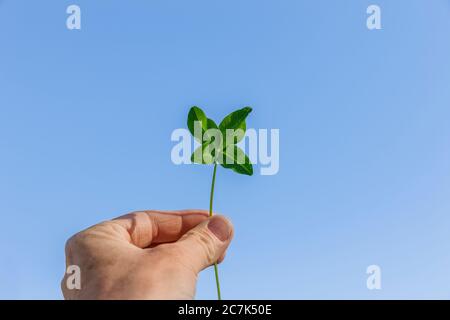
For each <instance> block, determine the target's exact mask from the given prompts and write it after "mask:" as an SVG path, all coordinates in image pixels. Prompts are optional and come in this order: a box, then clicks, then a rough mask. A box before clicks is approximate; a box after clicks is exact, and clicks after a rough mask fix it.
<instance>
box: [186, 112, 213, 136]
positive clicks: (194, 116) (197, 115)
mask: <svg viewBox="0 0 450 320" xmlns="http://www.w3.org/2000/svg"><path fill="white" fill-rule="evenodd" d="M196 122H197V123H199V124H200V129H201V130H199V132H195V123H196ZM187 126H188V128H189V131H190V132H191V134H192V135H193V136H194V138H195V139H196V140H197V141H199V142H200V143H202V142H203V140H202V137H203V134H204V133H205V131H206V130H208V119H207V118H206V115H205V113H204V112H203V110H202V109H200V108H199V107H192V108H191V110H189V113H188V119H187ZM197 126H198V124H197ZM199 134H201V136H199Z"/></svg>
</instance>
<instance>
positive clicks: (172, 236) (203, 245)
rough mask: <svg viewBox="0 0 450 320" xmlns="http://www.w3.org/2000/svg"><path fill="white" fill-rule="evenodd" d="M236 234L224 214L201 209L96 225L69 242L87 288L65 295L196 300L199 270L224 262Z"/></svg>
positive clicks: (71, 260)
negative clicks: (213, 214)
mask: <svg viewBox="0 0 450 320" xmlns="http://www.w3.org/2000/svg"><path fill="white" fill-rule="evenodd" d="M232 237H233V226H232V224H231V223H230V222H229V220H227V219H226V218H224V217H223V216H214V217H212V218H210V217H209V216H208V212H206V211H201V210H185V211H142V212H135V213H131V214H127V215H125V216H122V217H119V218H117V219H114V220H110V221H105V222H102V223H100V224H97V225H95V226H93V227H90V228H88V229H86V230H84V231H81V232H80V233H77V234H76V235H74V236H73V237H72V238H70V239H69V240H68V241H67V243H66V265H67V266H70V265H77V266H79V267H80V270H81V289H80V290H77V289H72V290H69V289H68V288H67V285H66V280H67V277H68V275H67V274H66V275H65V276H64V278H63V280H62V282H61V287H62V291H63V294H64V298H65V299H193V298H194V295H195V287H196V283H197V275H198V273H199V272H200V271H201V270H203V269H205V268H206V267H208V266H210V265H212V264H213V263H214V262H216V261H218V262H221V260H223V258H224V255H225V250H226V249H227V247H228V245H229V244H230V241H231V239H232Z"/></svg>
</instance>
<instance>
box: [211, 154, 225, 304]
mask: <svg viewBox="0 0 450 320" xmlns="http://www.w3.org/2000/svg"><path fill="white" fill-rule="evenodd" d="M216 171H217V163H214V172H213V177H212V182H211V193H210V195H209V216H210V217H212V215H213V200H214V185H215V183H216ZM214 274H215V276H216V287H217V299H218V300H222V296H221V294H220V282H219V268H218V267H217V262H215V263H214Z"/></svg>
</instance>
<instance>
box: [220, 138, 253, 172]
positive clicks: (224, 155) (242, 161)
mask: <svg viewBox="0 0 450 320" xmlns="http://www.w3.org/2000/svg"><path fill="white" fill-rule="evenodd" d="M218 159H219V160H220V161H219V162H220V165H221V166H222V167H224V168H227V169H231V170H233V171H234V172H236V173H240V174H245V175H248V176H251V175H253V165H252V164H251V163H250V159H249V158H248V157H247V155H246V154H245V153H244V151H242V149H241V148H239V147H238V146H236V145H234V146H228V147H227V148H226V149H225V151H224V152H221V154H220V155H219V156H218Z"/></svg>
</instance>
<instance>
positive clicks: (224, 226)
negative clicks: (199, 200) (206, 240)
mask: <svg viewBox="0 0 450 320" xmlns="http://www.w3.org/2000/svg"><path fill="white" fill-rule="evenodd" d="M208 229H209V230H210V231H211V232H212V233H214V235H215V236H216V237H217V238H218V239H219V240H220V241H226V240H228V239H229V238H230V236H231V227H230V225H229V224H228V223H227V222H226V221H225V219H224V218H221V217H212V218H211V220H209V222H208Z"/></svg>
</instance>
